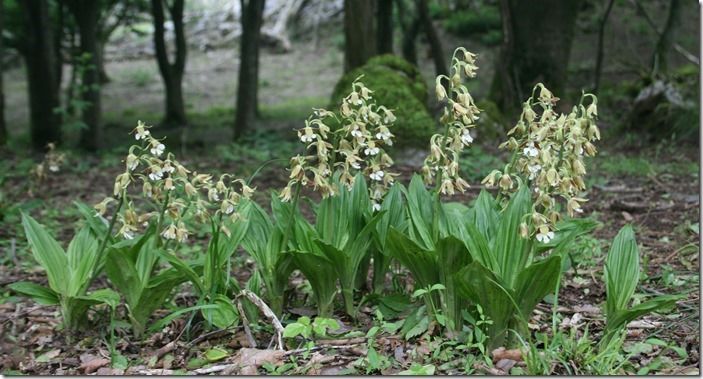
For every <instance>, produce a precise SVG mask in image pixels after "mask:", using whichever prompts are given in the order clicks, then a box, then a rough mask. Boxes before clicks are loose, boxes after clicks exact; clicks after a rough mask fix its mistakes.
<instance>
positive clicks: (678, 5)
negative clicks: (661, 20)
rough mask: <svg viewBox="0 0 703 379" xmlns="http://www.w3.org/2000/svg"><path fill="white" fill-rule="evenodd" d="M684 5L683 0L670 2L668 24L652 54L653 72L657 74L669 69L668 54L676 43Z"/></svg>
mask: <svg viewBox="0 0 703 379" xmlns="http://www.w3.org/2000/svg"><path fill="white" fill-rule="evenodd" d="M682 5H683V4H682V2H681V0H671V2H670V3H669V15H668V16H667V18H666V24H665V25H664V29H663V30H662V32H661V34H660V35H659V39H658V40H657V45H656V47H655V48H654V54H653V56H652V72H653V73H654V74H655V75H656V74H658V73H666V72H667V70H668V55H669V51H670V50H671V47H672V45H673V44H674V34H675V33H676V29H677V26H678V25H679V24H680V23H681V13H682V11H683V7H682Z"/></svg>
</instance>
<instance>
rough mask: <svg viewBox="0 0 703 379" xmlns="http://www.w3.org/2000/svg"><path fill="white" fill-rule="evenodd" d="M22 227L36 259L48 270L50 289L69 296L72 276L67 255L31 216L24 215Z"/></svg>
mask: <svg viewBox="0 0 703 379" xmlns="http://www.w3.org/2000/svg"><path fill="white" fill-rule="evenodd" d="M22 225H23V226H24V233H25V234H26V236H27V241H29V245H30V246H31V248H32V254H33V255H34V259H36V260H37V262H39V264H40V265H42V267H43V268H44V270H46V275H47V277H48V279H49V287H51V289H52V290H54V291H55V292H58V293H60V294H63V295H67V294H68V286H69V283H70V280H71V276H70V275H71V274H70V271H69V267H68V259H67V258H66V253H64V251H63V249H62V248H61V246H60V245H59V243H58V242H56V240H55V239H54V238H53V237H51V235H49V233H47V232H46V230H45V229H44V227H43V226H42V225H40V224H39V223H38V222H36V221H35V220H34V219H33V218H32V217H31V216H29V215H27V214H25V213H22Z"/></svg>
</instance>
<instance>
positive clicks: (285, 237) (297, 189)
mask: <svg viewBox="0 0 703 379" xmlns="http://www.w3.org/2000/svg"><path fill="white" fill-rule="evenodd" d="M302 188H303V186H302V185H301V184H300V182H298V183H296V184H295V195H294V196H293V203H292V204H291V210H290V212H291V214H290V218H289V220H288V225H287V226H286V233H285V234H284V235H283V243H282V244H281V248H282V249H287V246H288V239H289V238H290V233H291V230H292V229H293V222H294V221H295V217H294V216H295V210H296V209H297V207H298V199H299V198H300V191H301V190H302Z"/></svg>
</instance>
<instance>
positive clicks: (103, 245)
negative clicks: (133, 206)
mask: <svg viewBox="0 0 703 379" xmlns="http://www.w3.org/2000/svg"><path fill="white" fill-rule="evenodd" d="M122 204H124V196H121V197H120V201H119V202H118V203H117V208H116V209H115V213H113V214H112V219H111V220H110V225H109V226H108V228H107V232H106V233H105V238H103V240H102V242H101V243H100V247H99V248H98V253H97V255H98V256H100V255H101V254H102V253H103V250H105V248H106V247H107V241H108V240H109V239H110V236H111V235H112V229H113V228H114V227H115V222H116V221H117V214H118V213H119V212H120V209H121V208H122Z"/></svg>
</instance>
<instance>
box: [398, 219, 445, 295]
mask: <svg viewBox="0 0 703 379" xmlns="http://www.w3.org/2000/svg"><path fill="white" fill-rule="evenodd" d="M386 248H387V249H388V252H389V253H390V254H391V255H392V256H393V257H394V258H395V259H397V260H398V261H399V262H400V263H401V264H402V265H403V266H405V267H406V268H407V269H408V270H410V273H411V274H412V275H413V278H414V279H415V281H416V282H417V286H419V287H423V288H424V287H429V286H431V285H433V284H435V283H438V282H439V272H438V270H437V263H436V258H435V254H433V252H432V251H428V250H425V249H423V248H422V247H420V246H419V245H418V244H417V243H415V242H414V241H412V240H411V239H410V238H408V237H407V236H405V235H404V234H403V233H401V232H399V231H397V230H396V229H395V228H391V230H390V232H389V233H388V241H387V243H386Z"/></svg>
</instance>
